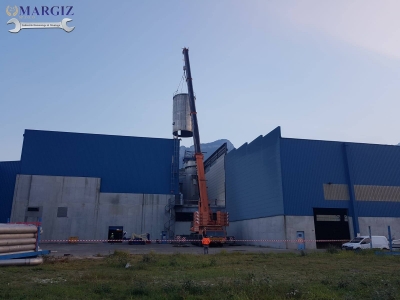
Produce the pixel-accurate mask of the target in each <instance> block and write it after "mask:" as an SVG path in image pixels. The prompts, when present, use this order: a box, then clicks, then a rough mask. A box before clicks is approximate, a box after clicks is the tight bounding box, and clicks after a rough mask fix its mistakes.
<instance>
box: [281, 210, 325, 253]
mask: <svg viewBox="0 0 400 300" xmlns="http://www.w3.org/2000/svg"><path fill="white" fill-rule="evenodd" d="M285 223H286V239H287V240H292V241H296V239H297V231H304V239H305V240H312V241H311V242H306V243H305V247H306V249H316V248H317V245H316V243H315V226H314V216H312V217H311V216H285ZM287 248H288V249H297V243H296V242H288V243H287Z"/></svg>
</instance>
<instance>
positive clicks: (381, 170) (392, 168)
mask: <svg viewBox="0 0 400 300" xmlns="http://www.w3.org/2000/svg"><path fill="white" fill-rule="evenodd" d="M347 144H348V145H349V146H348V157H349V167H350V170H351V173H352V180H353V184H354V185H381V186H400V147H399V146H389V145H371V144H355V143H347ZM356 204H357V210H358V215H359V216H360V217H400V202H380V201H379V202H378V201H356Z"/></svg>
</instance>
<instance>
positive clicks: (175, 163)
mask: <svg viewBox="0 0 400 300" xmlns="http://www.w3.org/2000/svg"><path fill="white" fill-rule="evenodd" d="M173 141H174V151H173V154H172V160H171V194H175V195H176V194H179V191H176V190H175V189H176V180H177V179H178V180H179V177H178V175H179V147H178V144H179V143H178V139H176V138H174V140H173Z"/></svg>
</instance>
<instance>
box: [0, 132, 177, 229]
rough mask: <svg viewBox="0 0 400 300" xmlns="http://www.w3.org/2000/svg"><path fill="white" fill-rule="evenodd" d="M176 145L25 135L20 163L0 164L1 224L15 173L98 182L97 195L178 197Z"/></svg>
mask: <svg viewBox="0 0 400 300" xmlns="http://www.w3.org/2000/svg"><path fill="white" fill-rule="evenodd" d="M178 160H179V140H178V139H162V138H143V137H128V136H112V135H100V134H82V133H69V132H52V131H41V130H25V134H24V142H23V147H22V154H21V161H17V162H0V204H1V205H0V207H1V210H0V222H6V220H7V218H8V217H10V212H11V206H12V202H13V195H14V186H15V179H16V176H17V174H21V175H42V176H64V177H91V178H100V179H101V186H100V191H99V192H101V193H130V194H172V195H174V194H178V193H179V176H178Z"/></svg>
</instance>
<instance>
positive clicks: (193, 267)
mask: <svg viewBox="0 0 400 300" xmlns="http://www.w3.org/2000/svg"><path fill="white" fill-rule="evenodd" d="M128 262H129V264H130V265H131V267H129V268H125V266H126V264H127V263H128ZM399 269H400V257H397V256H376V255H374V253H373V252H372V251H365V252H363V253H361V252H360V253H357V252H353V251H340V250H339V251H334V252H331V251H326V252H310V253H307V254H306V255H302V254H301V253H268V254H265V253H259V254H254V253H253V254H247V253H238V252H236V253H226V252H222V253H218V254H215V255H211V254H210V255H194V254H178V253H175V254H172V255H163V254H156V253H149V254H145V255H131V254H129V253H126V252H121V251H116V252H115V253H113V254H112V255H109V256H106V257H105V258H104V259H95V260H94V259H86V260H75V259H70V258H61V259H54V258H47V259H46V260H45V263H44V264H43V265H40V266H37V267H6V268H1V269H0V282H1V284H0V299H399V298H400V297H399V295H400V272H399V271H398V270H399Z"/></svg>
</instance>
